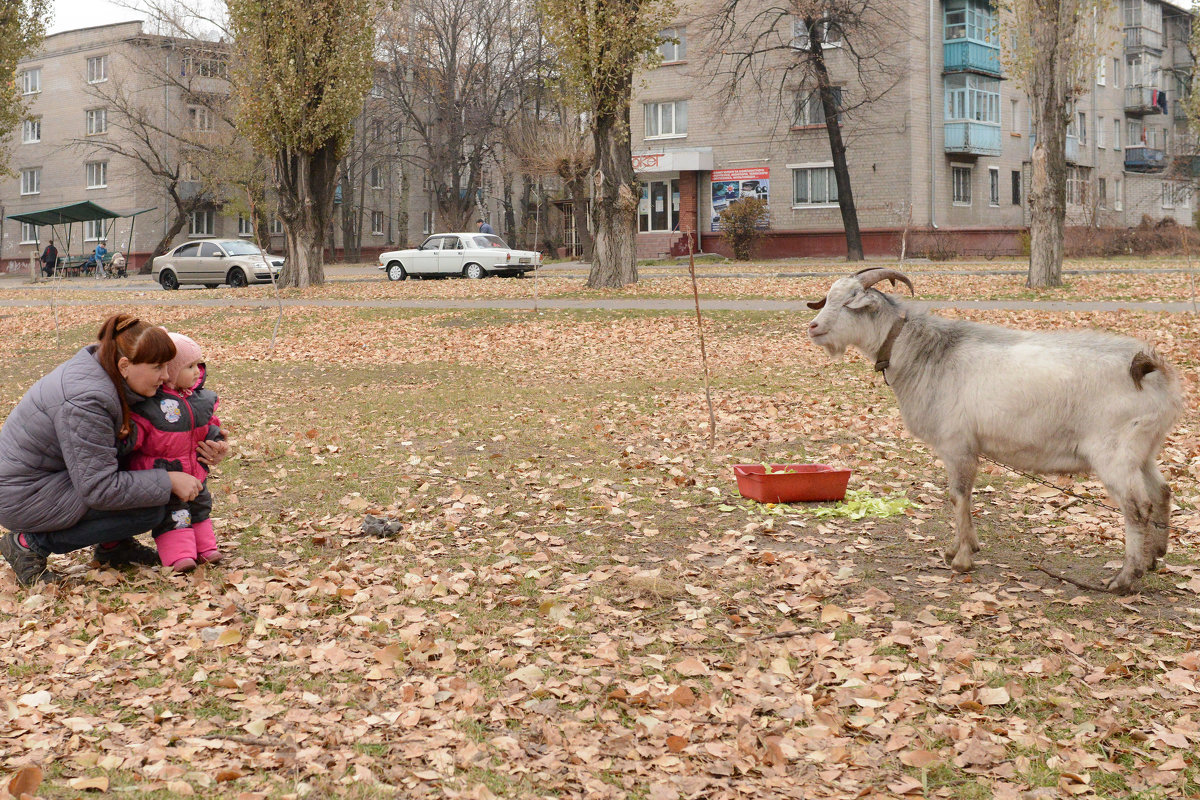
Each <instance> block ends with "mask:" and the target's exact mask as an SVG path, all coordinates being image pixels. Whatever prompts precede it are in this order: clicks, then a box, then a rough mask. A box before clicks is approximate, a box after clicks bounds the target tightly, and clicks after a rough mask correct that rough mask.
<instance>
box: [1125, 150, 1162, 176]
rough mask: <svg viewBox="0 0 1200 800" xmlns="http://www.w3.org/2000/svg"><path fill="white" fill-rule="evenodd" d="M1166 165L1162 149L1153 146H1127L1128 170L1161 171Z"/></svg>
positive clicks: (1126, 169) (1126, 164)
mask: <svg viewBox="0 0 1200 800" xmlns="http://www.w3.org/2000/svg"><path fill="white" fill-rule="evenodd" d="M1164 167H1166V157H1165V155H1164V153H1163V151H1162V150H1155V149H1154V148H1153V147H1126V148H1125V171H1126V172H1161V171H1162V170H1163V168H1164Z"/></svg>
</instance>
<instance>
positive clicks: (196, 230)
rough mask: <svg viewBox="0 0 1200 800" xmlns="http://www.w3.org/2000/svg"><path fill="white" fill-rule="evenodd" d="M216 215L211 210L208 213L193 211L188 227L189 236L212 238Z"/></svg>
mask: <svg viewBox="0 0 1200 800" xmlns="http://www.w3.org/2000/svg"><path fill="white" fill-rule="evenodd" d="M215 216H216V214H215V213H214V212H213V210H212V209H211V208H210V209H208V210H207V211H193V212H192V218H191V220H190V221H189V225H188V235H189V236H212V235H213V222H214V221H215V220H214V217H215Z"/></svg>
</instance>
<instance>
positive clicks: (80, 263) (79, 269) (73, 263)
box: [54, 253, 126, 278]
mask: <svg viewBox="0 0 1200 800" xmlns="http://www.w3.org/2000/svg"><path fill="white" fill-rule="evenodd" d="M112 257H113V254H112V253H105V254H104V258H102V259H101V261H102V262H103V264H104V266H105V267H106V268H107V267H108V266H110V265H111V264H112ZM90 259H91V256H64V257H62V258H59V259H58V264H57V265H56V266H55V268H54V274H55V275H56V276H60V275H61V276H63V277H67V278H78V277H80V276H83V275H94V274H95V272H96V268H95V267H94V266H85V265H86V264H87V263H88V261H89V260H90ZM109 274H112V273H109ZM125 274H126V272H125V269H124V268H122V269H121V270H120V271H119V272H118V273H117V276H118V277H121V278H124V277H125Z"/></svg>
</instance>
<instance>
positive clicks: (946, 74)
mask: <svg viewBox="0 0 1200 800" xmlns="http://www.w3.org/2000/svg"><path fill="white" fill-rule="evenodd" d="M897 8H901V9H902V13H901V14H900V15H898V16H897V19H899V20H900V22H899V23H898V24H897V28H896V31H895V34H896V35H895V36H894V37H893V40H892V44H891V50H890V55H891V56H892V57H893V59H894V63H895V65H896V69H895V70H894V72H893V73H892V74H891V77H890V78H889V80H894V81H895V83H894V85H893V86H892V87H891V89H890V90H889V91H888V92H887V93H886V94H884V95H883V97H882V99H879V100H877V101H875V102H873V103H871V104H869V105H864V106H861V107H859V108H856V109H854V110H852V111H850V112H849V113H846V114H845V115H844V118H843V120H842V132H843V137H844V139H845V140H846V142H847V159H848V162H849V170H850V175H851V183H852V186H853V190H854V198H855V202H856V205H857V207H858V216H859V225H860V227H861V229H862V233H863V246H864V250H865V252H866V253H868V254H876V255H885V254H895V253H897V252H898V251H899V239H900V234H901V230H902V228H904V227H905V225H906V223H907V224H909V227H910V230H911V231H912V232H913V233H912V237H911V239H910V242H911V244H912V245H913V246H914V247H917V248H918V250H920V249H925V250H927V251H934V250H938V249H941V250H943V251H944V252H945V253H955V254H963V255H972V254H979V255H998V254H1016V253H1019V252H1020V249H1021V232H1022V230H1023V229H1024V228H1026V227H1027V225H1028V221H1029V220H1028V206H1027V202H1026V201H1027V195H1026V192H1027V190H1028V184H1029V169H1030V168H1029V164H1030V154H1031V150H1032V138H1033V137H1032V130H1031V120H1030V113H1029V112H1030V108H1029V98H1028V97H1026V96H1025V95H1024V94H1023V93H1022V92H1021V91H1020V89H1019V88H1018V86H1017V85H1016V82H1015V81H1013V80H1007V79H1006V76H1005V74H1004V69H1003V66H1002V61H1001V56H1000V42H999V36H1001V35H1004V33H1003V31H1004V25H1003V20H998V19H997V11H996V9H995V7H994V6H992V5H991V4H990V3H989V2H987V0H928V2H926V3H917V2H913V1H912V0H902V2H901V3H900V4H898V5H897ZM711 10H712V8H711V6H710V4H709V3H707V2H700V3H695V2H693V3H688V4H686V5H685V7H684V8H683V9H681V13H680V15H679V17H678V19H677V20H676V24H675V27H673V28H672V29H670V31H669V32H668V35H670V36H672V37H673V38H675V39H677V40H678V43H674V42H672V43H668V44H665V45H663V48H662V55H663V61H662V64H661V65H660V66H658V67H656V68H655V69H653V70H648V71H646V72H645V73H643V74H642V75H641V76H639V80H638V81H637V82H636V83H635V86H636V87H637V88H636V90H635V91H636V96H635V99H634V104H633V108H632V109H631V127H632V132H633V152H634V156H633V161H634V168H635V171H636V172H637V174H638V177H639V179H640V180H641V181H642V182H643V184H644V191H643V196H642V202H641V207H640V209H639V210H640V214H639V221H638V230H639V234H638V253H639V256H641V257H656V256H663V255H667V254H681V253H686V251H687V245H686V241H685V239H684V235H683V233H682V232H683V231H686V230H688V229H689V228H690V227H691V226H692V225H697V224H698V229H699V232H700V237H701V244H702V250H704V251H712V252H724V245H723V244H722V243H721V241H720V236H719V234H718V233H716V232H715V216H716V214H717V213H718V212H719V211H720V209H721V208H723V207H724V206H725V205H726V204H728V203H729V202H731V201H732V200H734V199H737V198H738V197H739V196H747V195H754V196H758V197H763V198H766V199H767V200H768V202H769V213H770V226H769V231H768V236H767V237H766V240H765V243H764V245H763V247H762V249H761V252H762V253H763V254H764V255H771V256H782V255H814V256H816V255H819V256H839V255H844V254H845V252H846V248H845V237H844V234H843V232H842V221H841V215H840V212H839V209H838V205H837V196H836V183H835V182H834V177H833V170H832V161H831V159H830V155H829V152H830V151H829V142H828V138H827V133H826V130H825V124H824V115H823V113H822V111H821V108H820V105H819V103H816V102H814V101H813V96H812V94H813V87H812V86H805V85H794V86H789V85H786V84H778V83H777V84H775V85H772V86H768V85H767V83H766V82H764V83H763V84H762V85H759V86H755V85H753V83H752V82H746V83H744V84H743V85H742V87H741V88H740V89H739V92H738V94H737V98H736V100H735V101H733V102H730V101H729V100H727V99H726V98H725V96H724V92H723V91H722V87H721V86H720V85H719V82H718V81H716V80H714V78H713V76H714V75H716V74H718V73H719V71H720V68H721V66H720V65H721V62H720V61H719V59H717V58H716V57H714V55H713V52H712V51H713V49H714V45H713V44H712V43H711V36H710V35H708V34H707V32H706V30H705V26H706V25H707V24H709V23H706V22H704V21H703V20H704V19H705V15H706V13H707V12H711ZM1111 13H1112V19H1111V23H1112V31H1113V33H1112V35H1111V37H1110V38H1111V41H1110V43H1109V45H1108V46H1106V47H1104V48H1102V50H1103V53H1102V54H1099V55H1097V58H1096V66H1095V74H1094V75H1093V76H1091V77H1090V79H1089V81H1088V84H1089V86H1088V92H1087V93H1086V94H1085V95H1084V96H1083V97H1082V98H1081V99H1080V100H1079V101H1078V102H1077V103H1076V105H1075V108H1074V109H1073V111H1072V120H1071V124H1070V126H1069V128H1068V138H1067V158H1068V162H1069V164H1070V173H1069V179H1068V186H1067V203H1068V224H1069V225H1099V226H1131V225H1136V224H1138V223H1139V222H1140V221H1141V220H1142V218H1143V216H1144V215H1145V216H1149V217H1150V218H1151V219H1154V220H1158V219H1161V218H1163V217H1172V218H1175V219H1176V220H1177V221H1179V222H1182V223H1186V224H1191V221H1192V214H1193V210H1194V200H1193V197H1192V185H1193V183H1194V181H1193V179H1192V174H1193V173H1192V162H1193V157H1194V156H1195V155H1196V154H1197V153H1200V150H1197V147H1196V143H1195V140H1194V139H1193V137H1192V136H1190V135H1189V134H1188V132H1187V125H1186V120H1185V119H1184V112H1183V104H1182V103H1181V102H1180V101H1181V99H1182V96H1183V92H1184V91H1185V90H1186V85H1187V81H1186V79H1185V75H1186V73H1187V71H1188V70H1190V64H1191V62H1190V57H1189V55H1188V52H1187V48H1186V43H1187V40H1188V36H1189V34H1190V30H1191V20H1190V16H1189V14H1188V13H1187V12H1186V11H1185V10H1184V9H1182V8H1180V7H1177V6H1174V5H1171V4H1169V3H1163V2H1159V0H1118V2H1117V3H1116V4H1115V7H1114V9H1113V11H1112V12H1111ZM998 23H999V24H998ZM776 24H777V25H779V26H786V27H787V28H788V30H786V31H782V30H781V31H776V32H775V33H774V35H775V36H777V37H778V38H779V40H780V43H782V44H783V45H784V46H783V47H782V48H780V49H781V51H782V52H784V54H785V55H783V56H778V57H777V58H776V61H775V62H774V66H779V64H780V63H781V62H780V61H779V59H781V58H786V57H788V56H787V55H786V50H787V42H788V39H787V38H784V37H793V38H792V41H796V38H797V37H807V32H806V31H803V30H799V29H798V27H797V24H796V21H793V20H790V19H789V18H787V17H783V18H781V19H780V20H779V21H778V22H776ZM905 26H907V27H905ZM800 27H802V23H801V24H800ZM842 46H843V43H842V42H839V41H827V42H826V48H825V54H826V61H827V63H828V64H829V68H830V73H831V78H832V79H833V81H834V83H835V84H836V85H838V86H840V87H843V91H846V92H850V93H853V92H854V91H855V86H854V83H855V82H854V80H853V79H852V77H853V76H852V75H851V74H849V73H848V68H847V61H846V59H845V56H844V53H843V52H842ZM767 63H768V65H771V62H769V61H768V62H767ZM781 86H782V90H781ZM851 97H853V94H851ZM910 214H911V217H910ZM909 219H911V223H908V220H909Z"/></svg>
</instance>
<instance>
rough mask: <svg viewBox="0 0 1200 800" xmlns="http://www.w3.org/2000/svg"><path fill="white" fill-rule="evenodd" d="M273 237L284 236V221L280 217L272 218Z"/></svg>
mask: <svg viewBox="0 0 1200 800" xmlns="http://www.w3.org/2000/svg"><path fill="white" fill-rule="evenodd" d="M271 235H272V236H282V235H283V220H281V219H280V218H279V217H271Z"/></svg>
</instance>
